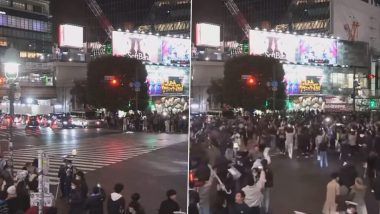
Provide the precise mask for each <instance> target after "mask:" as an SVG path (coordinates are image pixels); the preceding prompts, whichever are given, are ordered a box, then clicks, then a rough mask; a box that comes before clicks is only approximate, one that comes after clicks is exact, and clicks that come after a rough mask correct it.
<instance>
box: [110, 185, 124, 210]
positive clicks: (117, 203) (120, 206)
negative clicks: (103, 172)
mask: <svg viewBox="0 0 380 214" xmlns="http://www.w3.org/2000/svg"><path fill="white" fill-rule="evenodd" d="M113 189H114V192H113V193H111V195H110V196H109V198H108V201H107V210H108V214H123V213H125V199H124V197H123V195H121V194H120V193H121V192H122V191H123V189H124V185H123V184H120V183H117V184H115V186H114V188H113Z"/></svg>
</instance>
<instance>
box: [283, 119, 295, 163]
mask: <svg viewBox="0 0 380 214" xmlns="http://www.w3.org/2000/svg"><path fill="white" fill-rule="evenodd" d="M295 134H296V130H295V128H294V127H293V126H288V127H286V132H285V148H286V151H287V152H288V155H289V158H290V159H292V158H293V145H294V135H295Z"/></svg>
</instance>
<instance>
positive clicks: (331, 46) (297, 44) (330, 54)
mask: <svg viewBox="0 0 380 214" xmlns="http://www.w3.org/2000/svg"><path fill="white" fill-rule="evenodd" d="M249 51H250V54H252V55H263V56H267V57H272V58H276V59H280V60H284V61H287V62H294V63H323V64H336V63H337V41H336V40H335V39H329V38H320V37H311V36H301V35H293V34H285V33H276V32H267V31H258V30H251V31H250V32H249Z"/></svg>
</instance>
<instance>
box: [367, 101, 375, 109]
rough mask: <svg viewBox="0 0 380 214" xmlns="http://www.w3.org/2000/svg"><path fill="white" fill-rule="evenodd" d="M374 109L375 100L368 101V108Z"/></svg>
mask: <svg viewBox="0 0 380 214" xmlns="http://www.w3.org/2000/svg"><path fill="white" fill-rule="evenodd" d="M375 107H376V100H374V99H370V100H369V108H370V109H374V108H375Z"/></svg>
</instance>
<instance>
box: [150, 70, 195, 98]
mask: <svg viewBox="0 0 380 214" xmlns="http://www.w3.org/2000/svg"><path fill="white" fill-rule="evenodd" d="M146 70H147V72H148V76H147V82H148V87H149V88H148V93H149V95H150V96H188V95H189V67H174V66H158V65H146Z"/></svg>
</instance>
